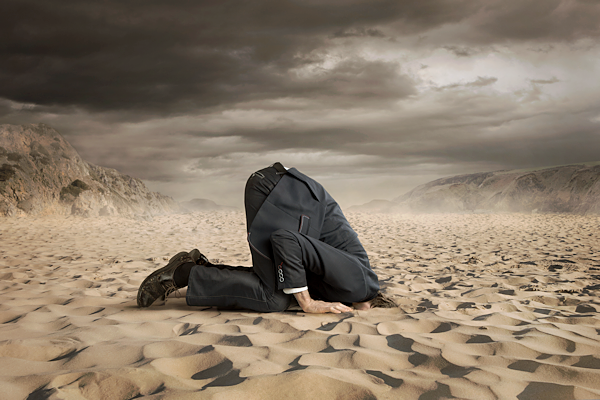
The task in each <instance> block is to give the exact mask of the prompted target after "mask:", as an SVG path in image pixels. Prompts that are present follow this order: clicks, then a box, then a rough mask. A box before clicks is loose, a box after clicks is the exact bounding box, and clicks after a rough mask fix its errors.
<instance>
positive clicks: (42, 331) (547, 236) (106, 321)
mask: <svg viewBox="0 0 600 400" xmlns="http://www.w3.org/2000/svg"><path fill="white" fill-rule="evenodd" d="M348 219H349V220H350V222H351V224H352V225H353V226H354V227H355V229H356V231H357V232H358V233H359V236H360V238H361V240H362V241H363V244H364V246H365V248H366V249H367V251H368V252H369V254H370V257H371V262H372V265H373V267H374V269H375V270H376V272H377V273H378V275H379V277H380V280H381V284H382V287H383V289H384V290H385V291H386V292H387V293H388V294H390V295H392V296H394V297H395V299H396V300H397V301H398V303H399V307H398V308H395V309H375V310H369V311H355V312H352V313H344V314H338V315H333V314H324V315H309V314H304V313H302V312H301V311H298V309H296V310H290V311H286V312H282V313H270V314H266V313H255V312H251V311H244V310H236V311H226V310H217V309H212V308H191V307H188V306H187V305H186V304H185V298H184V296H183V294H182V295H180V296H179V297H172V298H169V299H168V301H167V302H166V304H161V305H157V306H153V307H151V308H149V309H139V308H137V306H136V293H137V289H138V286H139V284H140V283H141V281H142V280H143V279H144V278H145V277H146V276H147V275H148V274H149V273H150V272H151V271H153V270H154V269H156V268H158V267H161V266H162V265H164V264H165V260H168V258H169V257H171V256H172V255H173V254H175V253H177V252H179V251H182V250H186V251H187V250H191V249H192V248H195V247H197V248H199V249H200V250H201V251H202V252H203V253H205V254H206V255H207V256H208V257H209V258H210V259H211V260H212V261H213V262H215V261H217V262H222V263H231V264H235V265H248V266H249V265H250V258H249V251H248V249H247V244H246V241H245V225H244V224H245V220H244V215H243V213H241V212H236V211H221V212H204V213H194V214H189V215H172V216H164V217H155V218H154V220H153V221H137V220H133V219H124V218H112V217H103V218H89V219H83V218H68V219H63V218H58V217H56V218H54V217H44V218H37V219H34V218H15V219H2V220H0V243H1V245H0V394H1V395H0V396H1V397H2V398H3V399H27V398H30V399H46V398H48V399H82V398H85V399H130V398H133V397H136V396H137V397H142V396H145V398H149V399H244V400H251V399H281V398H293V399H315V398H318V399H335V398H339V399H375V398H376V399H415V400H416V399H419V400H426V399H444V398H452V399H454V398H456V399H478V400H481V399H521V400H523V399H546V400H547V399H561V400H566V399H596V398H598V399H600V335H599V333H600V313H599V311H600V299H598V294H600V253H599V252H598V250H600V240H599V239H598V236H597V233H598V226H599V225H600V217H590V216H585V217H583V216H564V215H524V214H505V215H483V214H482V215H416V216H411V215H385V214H349V215H348Z"/></svg>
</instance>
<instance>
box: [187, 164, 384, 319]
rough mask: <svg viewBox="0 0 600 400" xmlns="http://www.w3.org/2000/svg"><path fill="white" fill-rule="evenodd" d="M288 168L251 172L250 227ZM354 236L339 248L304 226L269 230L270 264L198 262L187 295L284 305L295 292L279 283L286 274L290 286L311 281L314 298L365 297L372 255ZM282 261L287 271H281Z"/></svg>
mask: <svg viewBox="0 0 600 400" xmlns="http://www.w3.org/2000/svg"><path fill="white" fill-rule="evenodd" d="M284 173H285V172H281V168H277V169H276V168H275V167H273V166H271V167H267V168H265V169H262V170H260V171H257V172H255V173H253V174H252V175H251V176H250V178H249V179H248V182H247V184H246V188H245V192H244V203H245V211H246V223H247V226H248V230H250V226H251V225H252V223H253V221H254V217H255V216H256V214H257V213H258V210H259V209H260V207H261V206H262V204H263V203H264V201H265V199H266V198H267V196H268V195H269V193H270V192H271V191H272V190H273V189H274V188H275V186H276V185H277V183H278V182H279V180H280V179H281V177H282V175H283V174H284ZM355 241H356V243H348V244H347V246H345V248H344V250H340V249H336V248H334V247H332V246H330V245H328V244H327V243H324V242H322V241H319V240H317V239H315V238H312V237H308V236H306V235H304V234H302V233H300V232H293V231H290V230H285V229H279V230H276V231H274V232H273V233H272V234H271V244H272V248H273V255H272V256H273V258H272V260H273V263H272V264H271V265H268V264H266V265H264V264H263V265H254V266H253V267H241V266H238V267H235V266H228V265H214V264H209V265H203V266H201V265H197V266H194V267H193V268H192V270H191V273H190V279H189V285H188V291H187V295H186V301H187V303H188V304H189V305H192V306H216V307H220V308H246V309H250V310H254V311H259V312H273V311H283V310H285V309H286V308H288V307H289V306H290V304H291V303H292V301H293V295H286V294H284V293H283V290H281V289H278V282H279V280H280V279H285V280H286V287H304V286H308V287H309V292H310V294H311V296H312V297H313V298H321V299H323V300H328V301H341V302H346V303H351V302H358V301H363V300H366V298H365V297H366V296H371V297H372V293H371V294H370V293H368V290H367V288H366V284H365V276H364V268H365V267H364V265H365V263H366V265H367V266H368V257H367V254H366V252H365V250H364V249H363V247H362V245H361V244H360V242H359V241H358V239H357V238H355ZM283 264H285V269H284V271H285V276H283V275H282V272H280V271H281V265H283ZM278 267H279V269H278ZM324 293H326V296H323V294H324Z"/></svg>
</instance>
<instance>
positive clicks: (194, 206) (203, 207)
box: [180, 199, 235, 212]
mask: <svg viewBox="0 0 600 400" xmlns="http://www.w3.org/2000/svg"><path fill="white" fill-rule="evenodd" d="M180 204H181V207H182V209H184V210H186V211H189V212H193V211H213V210H235V207H228V206H222V205H219V204H217V203H215V202H214V201H212V200H208V199H192V200H189V201H184V202H181V203H180Z"/></svg>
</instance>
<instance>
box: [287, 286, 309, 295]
mask: <svg viewBox="0 0 600 400" xmlns="http://www.w3.org/2000/svg"><path fill="white" fill-rule="evenodd" d="M305 290H308V286H304V287H295V288H285V289H283V293H285V294H294V293H300V292H304V291H305Z"/></svg>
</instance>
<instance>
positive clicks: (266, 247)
mask: <svg viewBox="0 0 600 400" xmlns="http://www.w3.org/2000/svg"><path fill="white" fill-rule="evenodd" d="M278 229H287V230H289V231H292V232H300V233H301V234H303V235H305V236H306V237H307V238H308V239H309V240H310V241H311V242H313V241H317V240H318V241H320V242H323V243H326V244H327V245H329V246H330V247H331V248H334V249H338V250H342V251H344V252H348V253H350V254H352V255H353V256H355V257H356V259H357V260H358V262H357V263H356V265H357V267H356V268H358V269H359V271H354V272H353V271H349V270H344V267H343V264H344V263H343V262H336V260H337V259H336V257H338V258H339V254H337V251H334V250H332V249H328V246H318V250H316V251H320V252H321V253H322V254H319V258H321V259H323V260H324V261H325V262H324V265H323V268H327V269H329V272H332V273H335V274H336V275H337V276H340V277H341V279H338V280H336V284H337V285H343V286H344V287H339V288H334V287H331V286H330V285H327V284H325V283H323V282H322V278H321V277H320V276H316V275H314V274H310V273H307V284H308V288H309V291H310V293H311V295H312V296H314V297H316V298H321V299H323V300H328V301H363V300H368V299H370V298H372V297H374V296H375V295H376V294H377V291H378V290H379V283H378V280H377V275H376V274H375V273H374V272H373V271H372V270H371V267H370V265H369V259H368V257H367V254H366V252H365V250H364V248H363V247H362V245H361V244H360V241H359V240H358V237H357V234H356V232H355V231H354V230H353V229H352V227H351V226H350V224H349V223H348V221H347V220H346V218H345V217H344V214H343V213H342V210H341V209H340V207H339V205H338V204H337V202H336V201H335V200H334V199H333V198H332V197H331V196H330V195H329V193H327V191H326V190H325V189H324V188H323V186H321V184H319V183H318V182H316V181H315V180H313V179H311V178H309V177H308V176H306V175H304V174H302V173H301V172H299V171H298V170H296V169H295V168H290V169H289V170H288V171H287V173H285V174H284V175H283V176H282V178H281V180H280V181H279V183H278V184H277V185H276V186H275V188H274V189H273V190H272V191H271V193H270V194H269V195H268V197H267V198H266V200H265V202H264V203H263V205H262V206H261V208H260V210H259V211H258V213H257V215H256V217H255V218H254V221H253V222H252V226H251V227H250V228H249V232H248V242H249V244H250V251H251V253H252V264H253V265H254V266H258V265H260V266H261V268H255V269H254V271H255V272H256V273H258V274H259V275H260V271H261V270H263V271H266V270H268V269H267V268H269V267H270V268H274V265H273V250H272V247H271V241H270V236H271V233H273V232H274V231H276V230H278ZM356 268H354V269H356ZM338 269H339V270H338ZM260 278H261V279H263V281H264V280H268V279H270V280H271V281H270V282H269V284H271V285H273V286H274V287H275V286H276V287H277V288H278V289H283V288H285V287H286V286H285V285H286V283H285V282H276V281H274V279H275V278H274V275H273V274H269V276H267V275H265V274H263V276H260ZM337 289H340V290H337ZM342 293H354V294H355V296H358V297H357V298H356V299H352V300H349V299H350V297H347V296H346V295H344V294H342ZM340 296H342V297H346V298H340Z"/></svg>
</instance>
